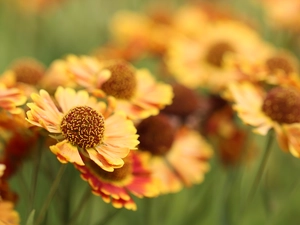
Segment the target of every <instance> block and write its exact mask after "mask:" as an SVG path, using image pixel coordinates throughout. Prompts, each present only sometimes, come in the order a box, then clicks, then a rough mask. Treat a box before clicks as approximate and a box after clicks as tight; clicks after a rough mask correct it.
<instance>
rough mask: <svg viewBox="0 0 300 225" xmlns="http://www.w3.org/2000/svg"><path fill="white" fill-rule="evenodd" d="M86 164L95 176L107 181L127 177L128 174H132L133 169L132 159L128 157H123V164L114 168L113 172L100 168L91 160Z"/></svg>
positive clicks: (120, 179)
mask: <svg viewBox="0 0 300 225" xmlns="http://www.w3.org/2000/svg"><path fill="white" fill-rule="evenodd" d="M88 165H89V166H90V167H91V170H92V171H93V172H94V173H95V175H96V176H98V177H100V178H102V179H103V180H108V181H122V180H124V179H125V178H126V177H128V175H130V174H132V170H133V167H132V166H133V165H132V160H131V158H129V157H126V158H124V165H123V166H122V167H121V168H116V169H114V171H113V172H108V171H105V170H103V169H101V168H100V167H99V166H98V165H97V164H96V163H94V162H93V161H90V162H89V163H88Z"/></svg>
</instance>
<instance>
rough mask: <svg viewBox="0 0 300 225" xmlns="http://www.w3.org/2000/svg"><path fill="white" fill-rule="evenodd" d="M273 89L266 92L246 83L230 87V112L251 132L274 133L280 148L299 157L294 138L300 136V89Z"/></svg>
mask: <svg viewBox="0 0 300 225" xmlns="http://www.w3.org/2000/svg"><path fill="white" fill-rule="evenodd" d="M298 87H299V84H298V86H275V87H274V88H272V89H270V90H269V91H265V90H263V89H262V88H260V87H258V86H255V85H253V84H251V83H249V82H244V83H239V84H238V83H232V84H230V85H229V92H230V93H231V95H232V96H233V108H234V109H235V110H236V111H237V113H238V116H239V117H240V118H241V120H242V121H243V122H244V123H246V124H249V125H251V126H254V127H255V128H254V132H256V133H258V134H261V135H266V134H267V133H268V131H269V130H270V129H274V130H275V132H276V135H277V140H278V142H279V145H280V147H281V148H282V150H284V151H290V152H291V153H292V154H293V155H294V156H296V157H300V147H299V146H300V145H299V144H298V141H297V135H298V134H299V133H300V117H299V114H300V89H299V88H298Z"/></svg>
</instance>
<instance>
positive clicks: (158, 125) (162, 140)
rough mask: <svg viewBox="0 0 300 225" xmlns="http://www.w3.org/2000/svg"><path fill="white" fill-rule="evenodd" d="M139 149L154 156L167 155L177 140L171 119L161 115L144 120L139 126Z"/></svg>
mask: <svg viewBox="0 0 300 225" xmlns="http://www.w3.org/2000/svg"><path fill="white" fill-rule="evenodd" d="M137 133H138V134H139V141H140V144H139V149H140V150H144V151H150V152H151V153H152V154H153V155H165V154H166V153H167V152H168V151H169V150H170V148H171V146H172V144H173V141H174V139H175V129H174V127H173V126H172V124H171V122H170V119H169V118H168V117H167V116H165V115H163V114H159V115H157V116H151V117H149V118H147V119H145V120H143V121H142V122H141V123H140V124H139V125H138V126H137Z"/></svg>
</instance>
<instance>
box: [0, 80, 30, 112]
mask: <svg viewBox="0 0 300 225" xmlns="http://www.w3.org/2000/svg"><path fill="white" fill-rule="evenodd" d="M26 99H27V98H26V96H25V95H23V93H22V92H21V91H20V90H19V89H17V88H7V87H6V86H5V85H4V84H2V83H0V109H4V110H7V111H9V112H10V113H12V114H19V113H22V112H23V110H22V109H21V108H17V106H21V105H23V104H24V103H25V102H26Z"/></svg>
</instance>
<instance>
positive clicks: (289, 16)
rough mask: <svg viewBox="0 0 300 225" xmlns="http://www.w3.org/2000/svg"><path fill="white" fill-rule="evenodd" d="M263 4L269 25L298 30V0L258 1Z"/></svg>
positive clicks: (299, 8) (299, 21)
mask: <svg viewBox="0 0 300 225" xmlns="http://www.w3.org/2000/svg"><path fill="white" fill-rule="evenodd" d="M258 4H260V5H262V6H263V9H264V11H265V14H266V18H267V20H268V22H269V25H271V26H273V27H275V28H279V29H288V30H292V31H296V32H299V29H300V26H299V24H300V15H299V10H300V2H299V1H298V0H263V1H258Z"/></svg>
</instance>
